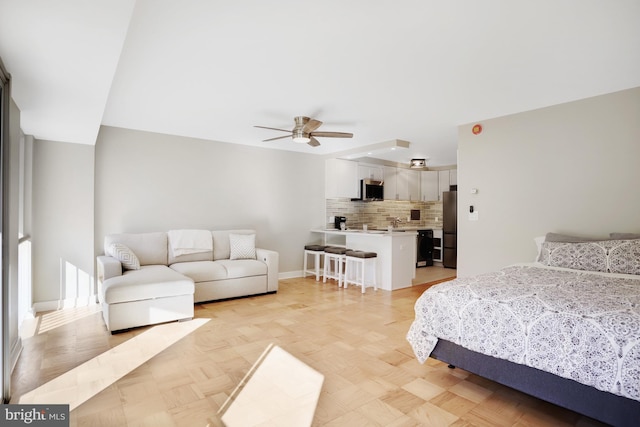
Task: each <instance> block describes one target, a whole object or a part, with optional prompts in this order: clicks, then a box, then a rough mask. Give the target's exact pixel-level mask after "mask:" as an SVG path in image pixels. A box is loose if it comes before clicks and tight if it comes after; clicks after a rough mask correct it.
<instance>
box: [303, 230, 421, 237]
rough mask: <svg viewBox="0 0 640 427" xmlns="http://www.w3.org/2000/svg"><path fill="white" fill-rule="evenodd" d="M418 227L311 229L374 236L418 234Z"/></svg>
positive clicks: (331, 232)
mask: <svg viewBox="0 0 640 427" xmlns="http://www.w3.org/2000/svg"><path fill="white" fill-rule="evenodd" d="M416 230H418V229H417V228H416V229H409V228H396V229H393V231H389V230H362V229H351V230H350V229H346V230H337V229H335V228H316V229H313V230H311V231H312V232H313V233H325V234H336V235H342V236H346V235H352V234H366V235H368V234H370V235H372V236H407V235H409V236H411V235H416V234H417V233H416Z"/></svg>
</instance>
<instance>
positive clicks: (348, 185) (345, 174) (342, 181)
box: [324, 159, 360, 199]
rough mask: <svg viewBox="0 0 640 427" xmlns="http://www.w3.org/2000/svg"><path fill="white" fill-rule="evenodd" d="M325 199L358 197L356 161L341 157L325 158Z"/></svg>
mask: <svg viewBox="0 0 640 427" xmlns="http://www.w3.org/2000/svg"><path fill="white" fill-rule="evenodd" d="M324 179H325V181H324V183H325V184H324V192H325V198H327V199H340V198H356V197H358V193H359V191H358V184H359V182H360V180H359V179H358V163H357V162H352V161H350V160H343V159H327V160H326V161H325V171H324Z"/></svg>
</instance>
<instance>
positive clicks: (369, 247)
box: [311, 229, 417, 291]
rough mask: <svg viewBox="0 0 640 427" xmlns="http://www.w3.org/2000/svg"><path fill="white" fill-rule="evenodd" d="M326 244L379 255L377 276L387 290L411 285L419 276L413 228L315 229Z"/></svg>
mask: <svg viewBox="0 0 640 427" xmlns="http://www.w3.org/2000/svg"><path fill="white" fill-rule="evenodd" d="M311 232H312V233H321V234H323V243H324V244H326V245H332V246H344V247H346V248H348V249H353V250H360V251H368V252H375V253H377V254H378V257H377V258H378V262H377V264H376V265H377V270H376V278H377V282H378V288H379V289H384V290H385V291H393V290H396V289H402V288H408V287H410V286H411V285H412V279H414V278H415V276H416V235H417V233H416V232H415V231H413V230H406V231H403V230H398V229H395V230H392V231H383V230H368V231H365V230H335V229H314V230H311Z"/></svg>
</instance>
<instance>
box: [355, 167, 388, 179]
mask: <svg viewBox="0 0 640 427" xmlns="http://www.w3.org/2000/svg"><path fill="white" fill-rule="evenodd" d="M358 179H359V180H360V179H373V180H375V181H382V180H384V169H383V167H382V166H378V165H368V164H365V163H358Z"/></svg>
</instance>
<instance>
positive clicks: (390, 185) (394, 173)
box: [383, 166, 398, 200]
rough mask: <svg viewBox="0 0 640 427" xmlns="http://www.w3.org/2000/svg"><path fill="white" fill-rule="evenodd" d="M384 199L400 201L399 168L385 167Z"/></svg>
mask: <svg viewBox="0 0 640 427" xmlns="http://www.w3.org/2000/svg"><path fill="white" fill-rule="evenodd" d="M383 170H384V199H385V200H398V189H397V187H398V168H394V167H391V166H384V167H383Z"/></svg>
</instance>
